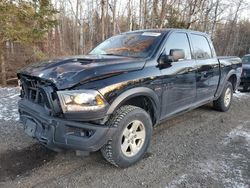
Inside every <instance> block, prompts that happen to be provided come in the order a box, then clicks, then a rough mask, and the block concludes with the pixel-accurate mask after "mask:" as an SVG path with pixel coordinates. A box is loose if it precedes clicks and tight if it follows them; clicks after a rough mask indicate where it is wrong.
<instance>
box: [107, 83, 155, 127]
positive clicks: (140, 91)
mask: <svg viewBox="0 0 250 188" xmlns="http://www.w3.org/2000/svg"><path fill="white" fill-rule="evenodd" d="M143 98H145V99H147V100H148V101H150V104H151V105H152V108H153V117H152V114H149V115H150V116H151V118H152V123H153V125H154V124H156V122H157V121H158V120H159V117H160V101H159V98H158V96H157V94H156V93H155V92H154V91H153V90H152V89H150V88H147V87H137V88H133V89H129V90H127V91H125V92H123V93H121V94H120V95H119V96H118V97H117V98H116V99H115V100H114V101H113V102H112V103H111V105H110V107H109V109H108V111H107V115H111V114H113V112H114V111H115V110H116V109H118V108H119V107H121V106H123V105H126V104H128V103H129V102H131V101H132V100H133V99H139V100H140V99H141V100H142V99H143ZM131 105H133V104H131ZM135 106H138V105H135ZM138 107H141V106H138Z"/></svg>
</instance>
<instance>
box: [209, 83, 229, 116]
mask: <svg viewBox="0 0 250 188" xmlns="http://www.w3.org/2000/svg"><path fill="white" fill-rule="evenodd" d="M232 97H233V86H232V83H231V82H228V81H227V82H226V84H225V87H224V89H223V91H222V93H221V96H220V97H219V98H218V99H217V100H215V101H214V108H215V109H216V110H219V111H222V112H226V111H228V110H229V108H230V106H231V103H232Z"/></svg>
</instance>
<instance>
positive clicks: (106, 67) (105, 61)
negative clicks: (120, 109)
mask: <svg viewBox="0 0 250 188" xmlns="http://www.w3.org/2000/svg"><path fill="white" fill-rule="evenodd" d="M144 64H145V61H144V59H139V58H129V57H121V56H109V55H101V56H100V55H98V56H96V55H86V56H74V57H68V58H62V59H55V60H48V61H42V62H38V63H36V64H33V65H29V66H28V67H25V68H23V69H22V70H20V71H19V73H18V74H24V75H29V76H34V77H39V78H41V79H45V80H50V81H52V82H53V83H54V84H55V85H56V87H57V88H58V89H59V90H60V89H66V88H70V87H73V86H75V85H76V84H78V83H81V82H87V81H90V80H93V79H95V80H96V79H101V78H104V77H108V76H112V75H114V74H121V73H124V72H128V71H134V70H139V69H142V68H143V66H144Z"/></svg>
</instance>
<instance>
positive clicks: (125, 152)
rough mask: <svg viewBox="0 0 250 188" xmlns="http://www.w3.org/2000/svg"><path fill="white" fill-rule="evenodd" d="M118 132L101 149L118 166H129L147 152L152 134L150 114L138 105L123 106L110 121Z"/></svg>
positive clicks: (109, 160)
mask: <svg viewBox="0 0 250 188" xmlns="http://www.w3.org/2000/svg"><path fill="white" fill-rule="evenodd" d="M108 123H109V125H110V126H115V127H117V132H116V134H115V135H114V136H113V137H112V139H111V140H109V141H108V143H107V144H106V145H105V146H103V148H102V149H101V152H102V155H103V156H104V158H105V159H106V160H107V161H108V162H110V163H112V164H113V165H115V166H118V167H122V168H124V167H128V166H130V165H132V164H134V163H136V162H137V161H139V160H140V159H141V158H142V157H143V156H144V154H145V153H146V151H147V149H148V146H149V143H150V140H151V135H152V121H151V118H150V116H149V114H148V113H147V112H146V111H145V110H143V109H141V108H138V107H136V106H131V105H126V106H122V107H121V108H120V109H118V110H117V112H116V113H115V114H114V115H113V117H112V118H111V119H110V121H109V122H108Z"/></svg>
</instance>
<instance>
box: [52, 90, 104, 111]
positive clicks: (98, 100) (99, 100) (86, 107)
mask: <svg viewBox="0 0 250 188" xmlns="http://www.w3.org/2000/svg"><path fill="white" fill-rule="evenodd" d="M57 94H58V96H59V100H60V103H61V106H62V109H63V112H80V111H95V110H99V109H102V108H104V107H105V106H106V102H105V100H104V99H103V97H102V96H101V94H100V93H99V92H98V91H95V90H73V91H58V92H57Z"/></svg>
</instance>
